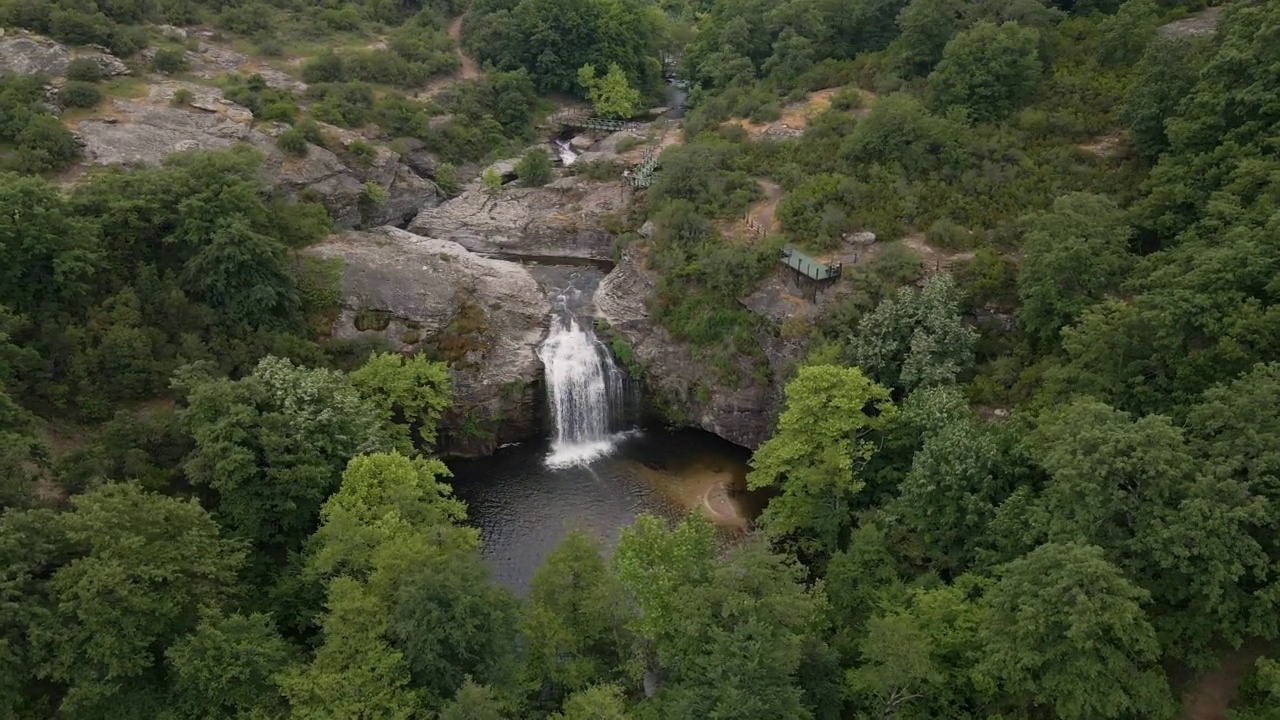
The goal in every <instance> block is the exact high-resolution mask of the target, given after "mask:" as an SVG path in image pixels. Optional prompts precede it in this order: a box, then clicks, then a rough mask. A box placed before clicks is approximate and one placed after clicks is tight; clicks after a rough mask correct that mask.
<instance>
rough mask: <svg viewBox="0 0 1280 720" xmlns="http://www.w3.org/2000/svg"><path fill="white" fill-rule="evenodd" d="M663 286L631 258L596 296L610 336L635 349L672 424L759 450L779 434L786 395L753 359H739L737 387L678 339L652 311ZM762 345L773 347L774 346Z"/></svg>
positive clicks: (650, 395) (657, 404) (650, 392)
mask: <svg viewBox="0 0 1280 720" xmlns="http://www.w3.org/2000/svg"><path fill="white" fill-rule="evenodd" d="M656 282H657V277H656V276H655V275H654V274H653V273H652V272H650V271H648V270H646V269H645V268H644V267H643V260H642V259H641V257H640V255H639V254H637V253H635V252H630V251H629V252H627V253H625V254H624V256H623V259H622V262H620V263H618V265H617V266H616V267H615V268H614V269H613V272H611V273H609V275H608V276H606V277H605V279H604V280H603V281H602V282H601V283H600V287H599V289H598V290H597V291H596V296H595V304H596V311H597V313H598V315H599V316H600V317H601V318H602V319H603V320H604V321H605V322H607V323H608V324H609V328H610V332H616V333H618V334H619V335H621V336H622V339H623V340H625V341H626V342H627V343H628V344H629V345H630V346H631V350H632V352H633V353H634V356H635V358H636V361H637V362H638V363H639V364H640V366H641V367H642V368H643V370H644V380H645V392H646V394H647V398H646V399H647V400H648V401H649V403H650V404H651V405H653V406H654V408H655V409H657V410H658V412H659V413H660V414H662V415H663V416H664V418H665V419H666V420H667V421H669V422H672V423H676V424H684V425H689V426H692V427H698V428H701V429H703V430H706V431H707V432H710V433H714V434H716V435H719V436H720V437H722V438H724V439H726V440H728V441H730V442H733V443H737V444H738V445H742V446H743V447H747V448H752V449H754V448H756V447H758V446H759V445H760V444H761V443H763V442H764V441H765V440H767V439H768V438H769V435H770V433H771V432H772V428H773V423H774V419H775V417H776V416H777V413H778V408H779V407H780V403H781V399H782V395H781V389H780V388H778V387H776V386H775V385H774V384H772V383H762V382H760V381H758V380H757V379H756V378H755V376H756V373H755V372H754V370H755V368H754V366H753V363H752V361H751V360H750V359H748V358H739V359H738V361H737V364H738V368H737V369H738V371H739V372H738V373H737V374H738V376H739V377H741V378H742V380H741V381H740V382H739V384H738V385H737V386H736V387H733V386H730V384H728V383H726V382H725V381H724V379H723V378H722V377H721V376H720V373H719V371H718V370H717V369H715V368H713V367H712V366H711V365H710V364H709V363H707V362H705V361H704V360H701V359H700V358H699V357H698V356H697V353H696V351H695V349H694V348H692V347H691V346H690V345H689V344H688V343H684V342H681V341H678V340H676V339H675V338H673V337H671V334H670V333H669V332H667V330H666V329H665V328H663V327H662V326H661V325H659V324H658V323H657V322H656V321H654V320H653V319H652V318H650V317H649V313H648V310H647V308H646V301H647V300H648V298H649V297H650V295H651V294H652V293H653V288H654V285H655V284H656ZM761 340H762V341H763V342H768V338H761ZM769 350H770V348H769V347H767V346H766V354H769V355H773V354H774V353H772V352H769ZM771 364H772V362H771Z"/></svg>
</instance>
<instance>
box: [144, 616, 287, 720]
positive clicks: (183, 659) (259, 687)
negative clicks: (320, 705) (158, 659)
mask: <svg viewBox="0 0 1280 720" xmlns="http://www.w3.org/2000/svg"><path fill="white" fill-rule="evenodd" d="M165 656H166V657H167V659H168V663H169V666H170V668H171V669H172V673H173V689H174V691H175V695H176V699H175V700H174V702H173V707H174V709H175V712H176V714H177V715H178V716H179V717H182V718H191V719H192V720H215V719H217V718H229V717H232V718H240V717H264V718H271V717H284V715H285V713H286V710H287V706H286V705H285V700H284V696H283V695H281V694H280V689H279V687H278V686H277V685H276V683H275V680H274V677H275V676H276V675H277V674H278V673H280V672H285V671H287V669H288V668H289V666H290V665H291V664H292V663H293V662H294V660H295V657H294V656H295V652H294V649H293V648H291V647H290V646H289V644H288V643H287V642H286V641H285V640H284V638H283V637H281V636H280V632H279V631H278V630H277V629H276V627H275V624H274V623H272V621H271V618H270V617H269V616H267V615H263V614H261V613H253V614H251V615H241V614H238V613H236V614H231V615H222V614H221V613H218V612H216V611H212V610H207V609H206V610H205V611H204V612H202V613H201V617H200V624H199V625H197V626H196V628H195V630H194V631H193V632H192V633H191V634H190V635H188V636H186V637H184V638H183V639H182V640H180V641H178V642H176V643H174V644H173V645H172V646H170V647H169V649H168V650H167V651H165Z"/></svg>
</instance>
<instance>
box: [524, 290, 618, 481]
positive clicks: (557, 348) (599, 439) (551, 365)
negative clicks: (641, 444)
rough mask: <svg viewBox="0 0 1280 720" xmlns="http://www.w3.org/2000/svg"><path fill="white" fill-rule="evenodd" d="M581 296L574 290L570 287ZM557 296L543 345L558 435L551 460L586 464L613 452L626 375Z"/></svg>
mask: <svg viewBox="0 0 1280 720" xmlns="http://www.w3.org/2000/svg"><path fill="white" fill-rule="evenodd" d="M567 292H568V293H570V294H576V293H577V291H576V290H573V289H572V288H571V289H570V290H568V291H567ZM566 300H567V298H566V297H565V295H561V296H560V297H559V298H558V299H557V303H556V306H557V318H556V321H555V322H554V323H553V324H552V326H551V330H550V332H549V333H548V334H547V339H546V340H544V341H543V342H542V346H541V347H540V348H538V357H540V358H541V359H542V364H543V366H544V367H545V369H546V379H547V399H548V401H549V404H550V406H551V415H552V419H553V420H554V422H555V433H556V434H555V439H554V440H553V441H552V443H551V454H550V455H549V456H548V457H547V464H548V465H550V466H551V467H567V466H570V465H583V464H586V463H588V462H590V461H592V460H594V459H596V458H598V457H601V456H602V455H605V454H606V453H608V452H609V451H610V450H611V449H612V448H613V444H614V438H613V436H612V434H611V433H612V431H613V430H614V429H615V428H614V427H613V425H614V421H615V418H617V417H618V415H619V414H620V413H621V411H622V409H623V407H622V406H623V403H624V395H625V387H626V378H625V377H624V376H623V374H622V371H621V370H620V369H619V368H618V366H617V364H616V363H614V361H613V355H612V354H611V353H610V352H609V350H608V348H606V347H605V346H604V345H603V344H602V343H601V342H600V341H599V340H598V339H597V338H596V335H595V332H593V331H592V329H591V326H590V325H586V326H583V325H579V324H578V320H577V318H576V317H574V315H573V313H572V312H571V311H569V309H568V307H567V302H566Z"/></svg>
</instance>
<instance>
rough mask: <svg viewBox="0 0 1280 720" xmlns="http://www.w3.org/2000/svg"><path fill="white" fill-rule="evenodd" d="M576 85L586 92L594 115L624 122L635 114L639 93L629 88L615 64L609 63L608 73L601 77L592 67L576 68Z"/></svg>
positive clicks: (623, 75) (619, 68)
mask: <svg viewBox="0 0 1280 720" xmlns="http://www.w3.org/2000/svg"><path fill="white" fill-rule="evenodd" d="M578 84H579V85H581V86H582V88H583V90H584V91H585V92H586V95H587V99H588V100H590V101H591V105H592V107H594V108H595V112H596V115H599V116H600V117H603V118H613V119H619V120H625V119H627V118H629V117H631V116H632V115H635V114H636V109H637V106H638V104H639V103H640V91H639V90H636V89H635V88H633V87H631V85H630V83H628V82H627V75H626V73H624V72H623V71H622V68H621V67H619V66H618V64H617V63H609V71H608V72H606V73H605V74H604V75H603V76H598V75H597V74H596V68H595V66H594V65H591V64H590V63H588V64H586V65H583V66H582V67H580V68H578Z"/></svg>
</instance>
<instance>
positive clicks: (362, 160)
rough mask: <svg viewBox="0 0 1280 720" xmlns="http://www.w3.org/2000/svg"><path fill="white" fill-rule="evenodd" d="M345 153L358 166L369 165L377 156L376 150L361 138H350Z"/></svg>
mask: <svg viewBox="0 0 1280 720" xmlns="http://www.w3.org/2000/svg"><path fill="white" fill-rule="evenodd" d="M347 153H348V154H349V155H351V159H352V160H354V161H355V163H356V164H357V165H359V166H360V167H369V166H370V165H372V164H373V161H374V160H376V159H377V158H378V150H377V149H376V148H374V147H373V146H372V145H370V144H369V143H367V142H365V141H363V140H352V141H351V144H350V145H347Z"/></svg>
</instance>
